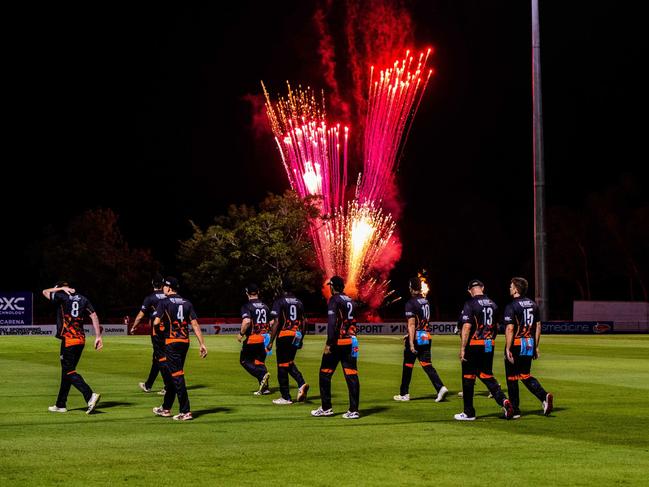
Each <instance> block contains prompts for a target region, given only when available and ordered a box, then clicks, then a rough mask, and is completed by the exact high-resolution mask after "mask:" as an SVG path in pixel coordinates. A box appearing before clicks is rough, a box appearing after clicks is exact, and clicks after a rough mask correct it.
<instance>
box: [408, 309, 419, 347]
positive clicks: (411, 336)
mask: <svg viewBox="0 0 649 487" xmlns="http://www.w3.org/2000/svg"><path fill="white" fill-rule="evenodd" d="M408 344H409V345H410V351H411V352H412V353H417V349H416V348H415V318H414V317H411V318H408Z"/></svg>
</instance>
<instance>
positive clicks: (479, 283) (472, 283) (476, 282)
mask: <svg viewBox="0 0 649 487" xmlns="http://www.w3.org/2000/svg"><path fill="white" fill-rule="evenodd" d="M476 286H480V287H484V284H483V283H482V281H481V280H480V279H474V280H472V281H469V285H468V286H467V289H471V288H472V287H476Z"/></svg>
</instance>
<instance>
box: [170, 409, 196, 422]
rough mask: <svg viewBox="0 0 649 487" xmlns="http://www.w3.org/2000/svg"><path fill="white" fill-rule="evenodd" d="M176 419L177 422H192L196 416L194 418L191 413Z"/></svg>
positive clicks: (181, 414)
mask: <svg viewBox="0 0 649 487" xmlns="http://www.w3.org/2000/svg"><path fill="white" fill-rule="evenodd" d="M174 419H175V420H176V421H191V420H192V419H194V416H192V412H191V411H189V412H188V413H179V414H176V415H175V416H174Z"/></svg>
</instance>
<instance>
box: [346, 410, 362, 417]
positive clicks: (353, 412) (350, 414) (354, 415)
mask: <svg viewBox="0 0 649 487" xmlns="http://www.w3.org/2000/svg"><path fill="white" fill-rule="evenodd" d="M360 417H361V415H360V414H358V411H347V412H346V413H345V414H343V418H345V419H358V418H360Z"/></svg>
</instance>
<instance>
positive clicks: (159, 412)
mask: <svg viewBox="0 0 649 487" xmlns="http://www.w3.org/2000/svg"><path fill="white" fill-rule="evenodd" d="M153 414H155V415H156V416H162V417H163V418H170V417H171V412H170V411H169V410H168V409H164V408H163V407H162V406H158V407H156V408H153Z"/></svg>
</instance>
